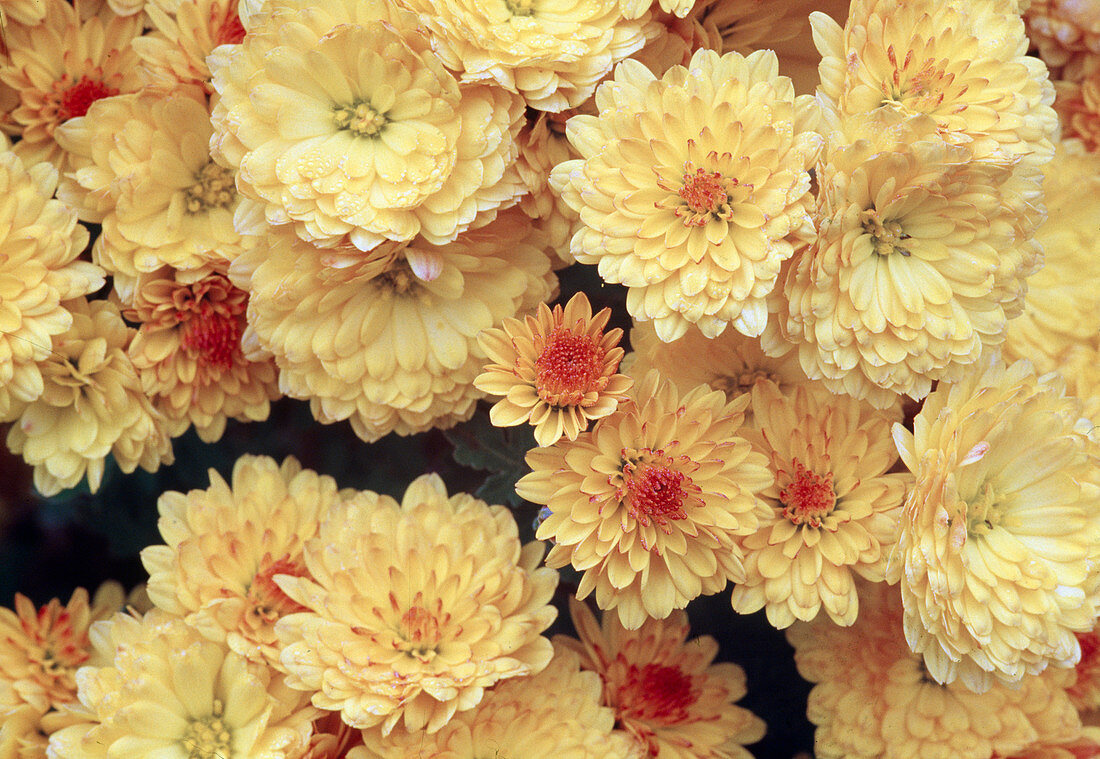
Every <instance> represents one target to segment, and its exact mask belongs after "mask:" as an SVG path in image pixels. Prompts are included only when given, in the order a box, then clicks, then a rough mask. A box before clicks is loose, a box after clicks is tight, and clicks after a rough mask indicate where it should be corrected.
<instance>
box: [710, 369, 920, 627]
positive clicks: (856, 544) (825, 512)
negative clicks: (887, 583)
mask: <svg viewBox="0 0 1100 759" xmlns="http://www.w3.org/2000/svg"><path fill="white" fill-rule="evenodd" d="M752 408H753V424H752V428H751V430H749V431H748V432H746V433H745V434H746V436H747V437H748V438H749V441H750V442H752V444H753V446H754V447H755V448H756V450H758V451H760V452H761V453H763V454H764V455H765V456H767V457H768V459H769V460H770V462H771V467H772V469H773V471H774V472H775V483H774V484H772V485H771V486H770V487H768V488H766V489H765V490H764V491H763V492H762V493H761V494H760V497H761V498H762V499H763V500H764V502H765V503H766V504H767V506H768V513H767V516H765V517H762V518H761V520H760V526H759V527H758V528H757V529H756V531H755V532H753V533H752V534H750V535H746V536H745V537H743V538H741V539H740V540H739V543H740V545H741V550H742V551H743V552H744V555H745V582H743V583H740V584H739V585H737V586H735V587H734V589H733V596H732V598H731V600H732V603H733V608H734V610H735V611H737V612H739V613H741V614H749V613H752V612H754V611H759V610H760V609H764V610H765V612H766V613H767V616H768V621H769V622H770V623H771V624H773V625H774V626H775V627H777V628H780V629H782V628H784V627H788V626H790V625H791V624H792V623H793V622H794V621H795V620H796V619H801V620H803V621H806V622H808V621H810V620H812V619H813V618H814V617H816V616H817V615H818V614H819V613H820V612H822V611H824V612H825V613H826V614H828V615H829V618H830V619H832V620H833V621H834V622H836V623H837V624H839V625H850V624H852V623H853V622H854V621H855V619H856V615H857V614H858V613H859V599H858V597H857V595H856V584H855V578H856V576H857V575H858V576H860V577H864V578H866V579H868V580H871V581H873V582H882V581H883V580H884V579H885V569H886V558H887V557H888V556H889V554H890V550H891V549H892V548H893V545H894V541H895V540H896V533H897V526H898V519H899V517H900V516H901V503H902V499H903V498H904V497H905V489H906V484H907V483H908V482H911V481H912V477H911V476H909V475H905V474H887V473H886V472H887V471H888V470H890V469H891V468H892V467H893V466H894V464H895V463H896V462H897V458H898V456H897V451H896V449H895V448H894V441H893V440H892V439H891V438H890V424H891V422H893V421H896V420H897V419H898V418H899V417H898V416H897V415H893V414H888V413H886V412H881V411H877V410H875V409H873V408H870V407H868V406H866V405H864V404H862V403H860V402H859V401H857V400H855V399H853V398H850V397H847V396H836V395H833V394H832V393H830V392H828V391H827V390H823V389H821V388H808V387H801V386H799V387H795V388H794V389H793V390H792V391H790V393H789V394H786V395H785V394H783V393H782V392H780V390H779V388H778V387H777V386H776V385H775V384H774V383H772V382H768V381H761V382H758V383H756V385H755V386H754V387H753V388H752Z"/></svg>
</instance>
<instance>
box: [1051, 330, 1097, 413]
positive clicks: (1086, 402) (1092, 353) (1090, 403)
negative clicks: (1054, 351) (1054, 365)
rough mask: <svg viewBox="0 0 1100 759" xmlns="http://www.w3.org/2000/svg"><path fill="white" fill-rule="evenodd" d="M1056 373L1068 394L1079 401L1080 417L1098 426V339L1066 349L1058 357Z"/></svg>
mask: <svg viewBox="0 0 1100 759" xmlns="http://www.w3.org/2000/svg"><path fill="white" fill-rule="evenodd" d="M1058 372H1059V373H1060V374H1061V375H1062V376H1063V377H1064V378H1065V380H1066V388H1067V391H1068V394H1069V395H1072V396H1074V397H1075V398H1077V399H1079V400H1080V401H1081V415H1082V416H1084V417H1087V418H1088V419H1090V420H1092V422H1093V424H1097V425H1100V337H1097V338H1093V339H1092V340H1090V341H1089V342H1087V343H1082V344H1078V345H1074V346H1071V347H1070V348H1069V349H1067V350H1066V352H1065V353H1063V354H1062V355H1061V356H1060V357H1059V361H1058Z"/></svg>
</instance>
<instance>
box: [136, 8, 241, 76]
mask: <svg viewBox="0 0 1100 759" xmlns="http://www.w3.org/2000/svg"><path fill="white" fill-rule="evenodd" d="M145 13H146V14H147V15H148V17H149V21H150V22H151V24H152V26H153V30H154V31H153V32H151V33H149V34H146V35H144V36H142V37H138V38H137V39H136V40H134V50H135V51H137V54H138V56H139V57H140V58H141V65H142V68H143V69H144V70H145V72H146V76H147V77H148V78H149V79H150V81H152V82H153V83H156V84H158V85H162V86H167V87H170V88H172V87H178V86H179V84H180V83H182V84H198V85H201V86H203V87H204V88H206V90H207V92H208V93H211V92H213V89H214V88H213V87H212V86H211V85H210V68H209V66H208V65H207V63H206V57H207V56H208V55H210V53H212V52H213V51H214V49H215V48H216V47H218V46H219V45H235V44H239V43H240V42H241V40H243V39H244V26H242V25H241V20H240V18H239V17H238V16H237V0H181V1H180V2H173V1H172V0H148V2H146V4H145Z"/></svg>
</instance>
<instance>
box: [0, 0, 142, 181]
mask: <svg viewBox="0 0 1100 759" xmlns="http://www.w3.org/2000/svg"><path fill="white" fill-rule="evenodd" d="M39 5H41V6H42V8H44V9H45V18H44V20H43V21H42V22H41V23H39V24H36V25H34V26H23V25H21V24H11V25H10V26H9V27H8V32H7V44H8V48H9V49H10V51H11V54H10V56H8V57H6V58H5V59H4V60H3V62H2V63H0V81H2V82H3V83H4V84H6V85H8V86H9V87H12V88H13V89H14V90H15V91H16V92H18V93H19V106H18V107H17V108H16V109H15V110H14V111H13V112H12V114H11V117H12V120H13V122H14V123H15V124H16V125H18V126H19V127H20V129H21V130H22V131H21V135H22V139H21V140H19V142H17V143H16V144H15V147H14V150H15V152H16V153H18V154H19V156H20V157H21V158H22V159H23V160H24V161H25V162H26V163H27V165H28V166H29V165H31V164H33V163H38V162H39V161H49V162H50V163H52V164H53V165H54V166H55V167H56V168H57V170H58V171H60V172H62V173H64V172H66V171H68V170H69V168H70V167H69V163H68V157H67V155H66V152H65V151H64V150H63V149H62V148H61V146H60V145H58V144H57V142H56V140H55V139H54V130H55V129H57V127H58V126H60V125H61V124H63V123H65V122H66V121H68V120H69V119H71V118H74V117H76V116H83V115H84V114H85V113H87V111H88V106H90V105H91V104H92V103H94V102H95V101H96V100H99V99H100V98H105V97H109V96H111V95H118V94H121V93H126V92H135V91H136V90H138V89H139V88H140V87H141V86H142V80H141V75H140V70H139V68H138V57H137V54H136V53H135V52H134V50H133V47H132V46H131V42H132V41H133V39H134V38H135V37H137V36H139V35H140V34H141V32H142V19H141V16H140V15H137V16H130V17H127V18H121V17H119V16H116V15H115V14H114V13H113V12H112V11H111V10H110V9H109V8H108V7H107V5H106V4H105V3H104V4H98V3H96V2H95V0H78V1H77V2H75V3H69V2H66V0H41V2H40V3H39Z"/></svg>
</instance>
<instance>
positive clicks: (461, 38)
mask: <svg viewBox="0 0 1100 759" xmlns="http://www.w3.org/2000/svg"><path fill="white" fill-rule="evenodd" d="M400 2H401V4H402V5H404V6H405V7H407V8H408V9H409V10H411V11H413V12H414V13H416V14H417V17H418V18H419V20H420V23H422V24H423V25H424V26H425V27H426V28H427V30H428V34H429V36H430V38H431V40H432V48H433V50H435V51H436V53H437V54H438V55H439V57H440V60H442V61H443V65H445V66H447V68H449V69H451V70H452V71H456V72H459V74H460V78H461V81H463V82H485V83H495V84H497V85H499V86H501V87H503V88H505V89H506V90H509V91H510V92H517V93H519V94H520V95H522V96H523V99H524V100H525V101H526V102H527V105H528V106H530V107H531V108H535V109H538V110H540V111H555V112H556V111H562V110H564V109H566V108H575V107H577V106H578V105H580V104H581V103H583V102H584V101H585V100H587V99H588V98H589V97H591V95H592V93H593V92H594V91H595V89H596V85H597V84H598V83H599V81H600V80H601V79H603V78H604V77H605V76H607V75H608V74H610V73H611V69H612V67H613V66H614V65H615V64H616V63H618V62H619V61H621V60H623V59H624V58H626V57H627V56H629V55H630V54H631V53H633V52H635V51H636V50H638V49H640V48H641V47H642V45H644V44H645V42H646V39H649V38H653V37H655V36H656V35H657V32H658V27H657V25H656V24H655V23H654V22H653V20H652V18H651V17H650V15H649V14H648V13H646V12H645V9H642V10H641V12H639V13H635V14H632V15H631V16H630V17H629V18H626V17H624V7H623V6H624V3H622V2H620V0H594V1H593V2H589V3H582V2H564V3H562V2H557V3H554V2H551V3H547V2H542V1H541V0H509V2H507V3H504V4H503V5H499V6H497V5H493V6H489V5H486V4H485V3H482V2H480V1H479V0H447V1H446V2H443V3H434V2H430V0H400ZM662 2H664V0H662ZM681 15H682V14H681Z"/></svg>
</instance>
